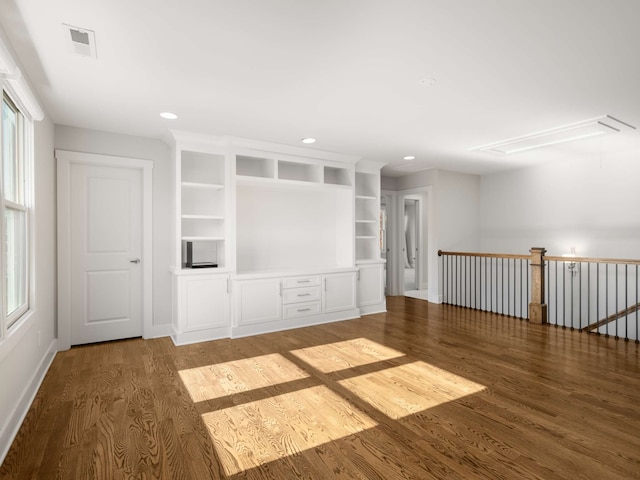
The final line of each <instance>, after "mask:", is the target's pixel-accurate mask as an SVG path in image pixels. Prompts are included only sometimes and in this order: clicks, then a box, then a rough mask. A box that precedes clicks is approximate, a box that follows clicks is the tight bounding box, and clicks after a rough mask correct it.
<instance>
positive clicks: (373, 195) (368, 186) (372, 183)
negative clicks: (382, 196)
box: [356, 172, 380, 200]
mask: <svg viewBox="0 0 640 480" xmlns="http://www.w3.org/2000/svg"><path fill="white" fill-rule="evenodd" d="M379 182H380V177H379V176H378V175H375V174H373V173H363V172H356V198H361V199H371V200H374V199H377V198H378V190H379Z"/></svg>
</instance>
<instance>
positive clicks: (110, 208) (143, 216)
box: [56, 150, 153, 349]
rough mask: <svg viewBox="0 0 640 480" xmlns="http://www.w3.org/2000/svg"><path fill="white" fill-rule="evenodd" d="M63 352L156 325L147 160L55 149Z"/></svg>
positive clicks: (132, 333) (149, 174) (59, 296)
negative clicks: (152, 321)
mask: <svg viewBox="0 0 640 480" xmlns="http://www.w3.org/2000/svg"><path fill="white" fill-rule="evenodd" d="M56 158H57V160H58V285H59V289H58V338H59V343H60V349H66V348H69V347H70V346H71V345H78V344H83V343H93V342H102V341H107V340H114V339H120V338H128V337H135V336H140V335H144V333H145V332H148V331H149V330H150V327H151V301H152V299H151V275H152V268H151V258H152V256H151V168H152V166H153V163H152V162H151V161H149V160H138V159H127V158H120V157H109V156H103V155H94V154H87V153H79V152H68V151H60V150H58V151H56Z"/></svg>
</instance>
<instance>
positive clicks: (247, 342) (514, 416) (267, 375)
mask: <svg viewBox="0 0 640 480" xmlns="http://www.w3.org/2000/svg"><path fill="white" fill-rule="evenodd" d="M388 300H389V301H388V307H389V312H388V313H387V314H378V315H370V316H366V317H363V318H361V319H357V320H353V321H346V322H339V323H333V324H328V325H323V326H317V327H310V328H305V329H298V330H291V331H287V332H280V333H275V334H269V335H262V336H256V337H249V338H244V339H235V340H221V341H215V342H207V343H201V344H195V345H190V346H183V347H175V346H174V345H173V343H172V342H171V340H170V339H167V338H163V339H156V340H148V341H143V340H140V339H134V340H126V341H119V342H111V343H105V344H99V345H90V346H83V347H76V348H72V349H71V350H69V351H67V352H62V353H59V354H58V355H57V357H56V359H55V360H54V363H53V365H52V367H51V369H50V371H49V372H48V374H47V376H46V379H45V381H44V383H43V385H42V387H41V389H40V391H39V392H38V395H37V397H36V399H35V401H34V403H33V405H32V407H31V409H30V411H29V413H28V415H27V418H26V420H25V422H24V424H23V425H22V428H21V429H20V432H19V433H18V436H17V438H16V440H15V442H14V444H13V446H12V448H11V450H10V451H9V453H8V455H7V457H6V459H5V462H4V464H3V465H2V467H0V478H2V479H7V480H8V479H47V480H48V479H57V478H60V479H74V480H77V479H129V478H140V479H151V478H163V479H172V480H173V479H198V480H201V479H218V478H220V479H234V480H235V479H241V478H242V479H244V478H246V479H276V480H283V479H299V478H305V479H330V478H331V479H333V478H344V479H385V480H386V479H393V480H395V479H430V478H437V479H442V478H448V479H465V480H466V479H480V478H490V479H529V478H537V479H545V480H548V479H560V478H564V479H580V478H583V479H598V480H601V479H629V478H640V358H639V349H638V346H637V344H635V343H625V342H624V341H616V340H614V339H611V338H609V339H607V338H604V337H597V336H594V335H587V334H584V333H582V334H581V333H578V332H575V331H569V330H562V329H557V328H554V327H545V326H538V325H533V324H529V323H528V322H524V321H521V320H516V319H511V318H506V317H501V316H498V315H491V314H486V313H480V312H474V311H470V310H465V309H461V308H457V307H451V306H443V305H434V304H429V303H426V302H424V301H421V300H415V299H411V298H404V297H391V298H389V299H388Z"/></svg>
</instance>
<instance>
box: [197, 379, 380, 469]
mask: <svg viewBox="0 0 640 480" xmlns="http://www.w3.org/2000/svg"><path fill="white" fill-rule="evenodd" d="M202 419H203V421H204V423H205V425H206V426H207V429H208V430H209V434H210V436H211V439H212V441H213V445H214V447H215V450H216V452H217V454H218V457H219V458H220V461H221V463H222V465H223V467H224V470H225V473H226V474H227V475H235V474H238V473H240V472H243V471H245V470H248V469H251V468H255V467H258V466H260V465H264V464H266V463H269V462H272V461H274V460H279V459H285V458H287V457H289V456H291V455H294V454H296V453H299V452H302V451H304V450H308V449H310V448H313V447H316V446H318V445H321V444H324V443H327V442H331V441H333V440H338V439H340V438H343V437H346V436H348V435H352V434H355V433H359V432H362V431H363V430H366V429H369V428H373V427H375V426H376V425H377V423H376V422H375V421H374V420H372V419H371V418H370V417H368V416H367V415H366V414H364V413H363V412H361V411H360V410H358V409H357V408H356V407H355V406H354V405H352V404H350V403H349V402H348V401H346V400H345V399H343V398H342V397H340V396H339V395H338V394H336V393H335V392H333V391H332V390H330V389H329V388H327V387H325V386H316V387H311V388H306V389H303V390H298V391H295V392H292V393H286V394H283V395H278V396H274V397H270V398H266V399H264V400H258V401H255V402H250V403H244V404H241V405H237V406H234V407H230V408H225V409H222V410H217V411H214V412H209V413H205V414H204V415H202Z"/></svg>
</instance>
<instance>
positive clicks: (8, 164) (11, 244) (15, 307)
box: [1, 94, 29, 328]
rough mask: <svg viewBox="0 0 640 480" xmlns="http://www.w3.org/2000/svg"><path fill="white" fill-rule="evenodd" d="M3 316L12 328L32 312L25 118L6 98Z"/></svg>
mask: <svg viewBox="0 0 640 480" xmlns="http://www.w3.org/2000/svg"><path fill="white" fill-rule="evenodd" d="M1 122H2V123H1V125H2V210H3V224H4V225H3V226H4V231H3V235H2V248H3V251H2V254H3V255H2V260H3V261H2V266H3V272H2V277H3V280H4V288H3V291H4V298H3V302H2V304H3V308H4V312H3V316H4V317H5V318H6V320H7V323H6V325H7V328H9V327H11V325H13V324H14V323H15V322H16V321H17V320H18V319H19V318H20V317H21V316H22V315H23V314H24V313H25V312H26V311H27V310H28V309H29V221H28V217H29V208H28V207H29V204H28V197H29V196H28V187H29V182H28V175H27V173H28V171H29V169H28V168H27V155H26V154H25V151H26V147H27V145H26V141H25V139H26V134H25V132H26V128H27V126H28V124H27V122H25V118H24V116H23V114H22V113H21V112H20V110H19V109H18V107H17V106H16V104H15V103H14V102H13V101H12V100H11V99H10V98H9V96H8V95H7V94H4V95H3V97H2V120H1Z"/></svg>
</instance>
